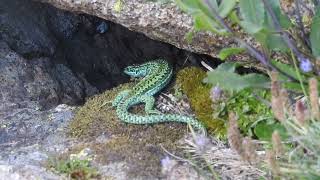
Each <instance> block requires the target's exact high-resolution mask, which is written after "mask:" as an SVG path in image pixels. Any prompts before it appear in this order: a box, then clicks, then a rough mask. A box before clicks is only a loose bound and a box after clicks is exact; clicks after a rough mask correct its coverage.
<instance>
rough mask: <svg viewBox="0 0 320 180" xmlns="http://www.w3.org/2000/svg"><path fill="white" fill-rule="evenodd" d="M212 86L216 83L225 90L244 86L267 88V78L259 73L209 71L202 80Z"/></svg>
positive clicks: (235, 89)
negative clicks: (240, 73)
mask: <svg viewBox="0 0 320 180" xmlns="http://www.w3.org/2000/svg"><path fill="white" fill-rule="evenodd" d="M204 81H205V82H206V83H210V84H212V85H213V86H216V85H218V86H219V87H220V88H222V89H224V90H227V91H240V90H243V89H245V88H268V87H269V79H268V78H267V77H266V76H263V75H261V74H253V73H252V74H247V75H243V76H241V75H239V74H237V73H234V72H229V71H221V70H218V71H210V72H208V76H207V78H206V79H205V80H204Z"/></svg>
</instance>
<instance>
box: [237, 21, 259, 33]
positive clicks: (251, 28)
mask: <svg viewBox="0 0 320 180" xmlns="http://www.w3.org/2000/svg"><path fill="white" fill-rule="evenodd" d="M239 24H240V26H241V27H242V28H243V29H244V30H245V31H246V32H247V33H249V34H255V33H258V32H259V31H261V29H262V28H263V26H261V25H256V24H253V23H251V22H249V21H240V22H239Z"/></svg>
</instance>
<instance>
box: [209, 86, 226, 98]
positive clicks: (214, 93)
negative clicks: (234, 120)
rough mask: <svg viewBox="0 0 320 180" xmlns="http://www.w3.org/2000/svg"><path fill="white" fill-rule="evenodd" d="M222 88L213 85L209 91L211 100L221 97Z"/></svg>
mask: <svg viewBox="0 0 320 180" xmlns="http://www.w3.org/2000/svg"><path fill="white" fill-rule="evenodd" d="M222 93H223V91H222V89H221V88H220V87H219V86H215V87H214V88H212V89H211V92H210V97H211V99H212V101H217V100H219V99H220V98H221V97H222Z"/></svg>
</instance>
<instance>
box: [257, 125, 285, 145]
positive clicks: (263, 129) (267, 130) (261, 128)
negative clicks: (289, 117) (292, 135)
mask: <svg viewBox="0 0 320 180" xmlns="http://www.w3.org/2000/svg"><path fill="white" fill-rule="evenodd" d="M275 130H277V131H278V132H279V134H280V136H281V137H282V139H287V138H288V135H287V133H286V129H285V127H284V126H283V125H281V124H280V123H274V124H267V123H266V122H261V123H259V124H257V126H256V127H255V128H254V133H255V135H256V136H257V137H258V138H259V140H263V141H270V140H271V137H272V133H273V131H275Z"/></svg>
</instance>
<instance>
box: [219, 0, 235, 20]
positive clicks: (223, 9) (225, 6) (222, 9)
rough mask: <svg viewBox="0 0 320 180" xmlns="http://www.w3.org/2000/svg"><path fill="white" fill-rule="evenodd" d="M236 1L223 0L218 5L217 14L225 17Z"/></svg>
mask: <svg viewBox="0 0 320 180" xmlns="http://www.w3.org/2000/svg"><path fill="white" fill-rule="evenodd" d="M236 3H237V1H236V0H223V1H222V2H221V4H220V6H219V10H218V11H219V15H220V16H221V17H222V18H225V17H227V16H228V14H229V13H230V12H231V10H233V8H234V7H235V5H236Z"/></svg>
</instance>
